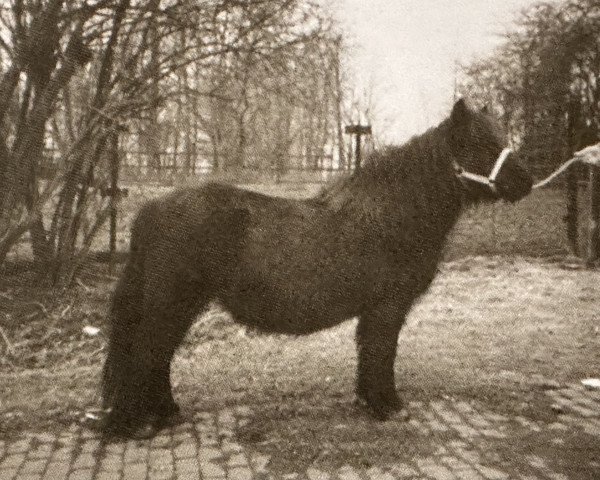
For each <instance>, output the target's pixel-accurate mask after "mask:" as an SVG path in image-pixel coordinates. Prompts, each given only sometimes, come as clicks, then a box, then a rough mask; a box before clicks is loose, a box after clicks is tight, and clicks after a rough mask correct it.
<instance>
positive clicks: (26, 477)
mask: <svg viewBox="0 0 600 480" xmlns="http://www.w3.org/2000/svg"><path fill="white" fill-rule="evenodd" d="M17 478H18V479H19V480H42V474H41V473H27V472H25V473H19V475H18V476H17Z"/></svg>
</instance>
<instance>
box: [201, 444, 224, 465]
mask: <svg viewBox="0 0 600 480" xmlns="http://www.w3.org/2000/svg"><path fill="white" fill-rule="evenodd" d="M222 456H223V454H222V453H221V451H220V450H217V449H216V448H207V447H201V448H200V449H199V450H198V461H200V462H210V461H211V460H214V459H216V458H221V457H222Z"/></svg>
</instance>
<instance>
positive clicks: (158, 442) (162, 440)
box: [150, 433, 171, 448]
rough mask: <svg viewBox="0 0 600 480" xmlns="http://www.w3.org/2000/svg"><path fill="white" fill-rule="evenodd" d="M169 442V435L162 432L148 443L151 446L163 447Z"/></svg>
mask: <svg viewBox="0 0 600 480" xmlns="http://www.w3.org/2000/svg"><path fill="white" fill-rule="evenodd" d="M170 443H171V437H170V436H168V435H165V434H164V433H162V434H160V435H157V436H156V437H154V438H153V439H152V441H151V443H150V447H151V448H165V447H167V446H169V444H170Z"/></svg>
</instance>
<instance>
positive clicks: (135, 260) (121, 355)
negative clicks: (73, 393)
mask: <svg viewBox="0 0 600 480" xmlns="http://www.w3.org/2000/svg"><path fill="white" fill-rule="evenodd" d="M140 228H143V222H142V221H141V219H140V218H139V217H138V219H137V220H136V222H135V223H134V226H133V228H132V232H131V245H130V254H129V258H128V260H127V264H126V265H125V269H124V271H123V273H122V275H121V277H120V279H119V281H118V283H117V287H116V289H115V291H114V294H113V298H112V305H111V308H110V312H109V334H108V354H107V357H106V361H105V363H104V368H103V371H102V387H101V389H102V408H104V409H111V410H115V409H116V410H119V409H120V408H122V407H123V405H119V404H120V403H122V401H123V400H124V399H123V398H122V397H123V394H124V393H125V392H124V390H125V389H126V388H127V386H128V384H129V383H130V382H131V381H132V378H131V375H132V369H131V367H132V365H131V362H132V359H131V358H130V352H131V345H132V341H133V339H134V338H135V336H136V332H137V330H138V327H139V324H140V322H141V320H142V303H143V302H142V297H143V289H144V250H145V249H144V245H143V243H144V242H145V241H146V240H147V239H144V238H143V235H142V234H141V232H139V231H138V230H139V229H140Z"/></svg>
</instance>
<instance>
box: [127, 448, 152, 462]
mask: <svg viewBox="0 0 600 480" xmlns="http://www.w3.org/2000/svg"><path fill="white" fill-rule="evenodd" d="M146 458H148V447H139V446H137V445H135V444H133V443H131V444H129V445H128V446H127V449H126V450H125V454H124V455H123V460H124V462H125V463H141V462H145V461H146Z"/></svg>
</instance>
